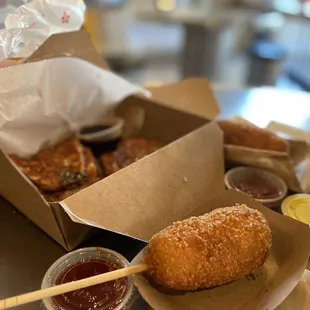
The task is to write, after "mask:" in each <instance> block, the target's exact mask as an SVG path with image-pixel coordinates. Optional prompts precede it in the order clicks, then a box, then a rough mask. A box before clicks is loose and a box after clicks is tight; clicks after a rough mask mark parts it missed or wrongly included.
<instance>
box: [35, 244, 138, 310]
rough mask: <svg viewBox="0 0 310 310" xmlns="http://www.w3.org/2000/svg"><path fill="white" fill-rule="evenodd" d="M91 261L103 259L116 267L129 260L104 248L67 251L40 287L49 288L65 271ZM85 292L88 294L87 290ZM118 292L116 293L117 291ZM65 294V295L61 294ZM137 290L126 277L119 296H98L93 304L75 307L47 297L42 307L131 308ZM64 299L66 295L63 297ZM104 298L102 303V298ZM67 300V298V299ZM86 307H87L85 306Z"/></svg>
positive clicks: (60, 309) (57, 309)
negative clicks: (109, 297)
mask: <svg viewBox="0 0 310 310" xmlns="http://www.w3.org/2000/svg"><path fill="white" fill-rule="evenodd" d="M91 261H97V262H98V261H103V262H105V263H107V264H111V265H113V266H117V267H118V268H124V267H127V266H129V262H128V261H127V259H126V258H125V257H123V256H122V255H121V254H119V253H117V252H114V251H112V250H109V249H105V248H96V247H92V248H83V249H79V250H76V251H73V252H71V253H68V254H66V255H64V256H62V257H61V258H60V259H58V260H57V261H56V262H55V263H54V264H53V265H52V266H51V267H50V268H49V269H48V270H47V272H46V274H45V276H44V278H43V281H42V285H41V288H42V289H45V288H49V287H52V286H55V285H57V284H59V283H57V281H59V279H60V278H61V277H62V275H63V274H65V273H66V271H69V270H70V269H72V267H74V266H75V265H77V264H81V263H85V262H91ZM77 280H78V279H77ZM79 293H81V294H84V293H85V292H82V290H81V291H79V292H78V294H79ZM85 294H88V293H87V291H86V293H85ZM117 294H118V293H117ZM63 296H65V295H63ZM136 297H137V292H136V290H135V288H134V283H133V279H132V277H127V278H126V285H125V289H124V290H123V291H122V292H121V293H119V296H117V295H116V297H115V298H114V299H113V300H107V298H106V297H102V299H100V298H101V297H100V296H99V299H98V300H99V303H96V302H94V303H93V305H91V306H90V307H89V304H88V305H87V306H86V305H82V304H81V305H80V307H77V308H75V307H76V305H73V304H70V302H69V303H68V306H67V307H66V306H64V305H63V303H60V302H59V301H58V300H57V299H56V298H47V299H44V300H43V307H44V308H45V309H46V310H73V309H81V310H83V309H87V310H88V309H90V310H92V309H95V310H125V309H126V310H129V309H131V307H132V305H133V303H134V301H135V300H136ZM64 298H65V299H66V297H64ZM103 299H104V303H103V302H102V300H103ZM68 300H69V299H68ZM86 307H87V308H86Z"/></svg>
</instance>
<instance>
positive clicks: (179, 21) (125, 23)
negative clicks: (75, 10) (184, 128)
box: [85, 0, 310, 91]
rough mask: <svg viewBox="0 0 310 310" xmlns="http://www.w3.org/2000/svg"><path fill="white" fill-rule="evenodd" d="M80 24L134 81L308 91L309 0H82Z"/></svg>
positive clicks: (309, 56) (112, 63)
mask: <svg viewBox="0 0 310 310" xmlns="http://www.w3.org/2000/svg"><path fill="white" fill-rule="evenodd" d="M85 2H86V4H87V7H88V10H87V16H86V24H85V28H86V29H87V30H88V31H89V32H90V34H91V36H92V40H93V42H94V44H95V46H96V48H97V49H98V51H100V53H102V55H103V57H104V58H106V60H107V61H108V62H109V63H110V65H111V67H112V68H113V70H115V71H116V72H118V73H120V74H122V75H123V76H125V77H127V78H129V79H130V80H131V81H133V82H136V83H142V82H145V81H149V82H157V81H161V82H172V81H176V80H179V79H182V78H185V77H187V76H204V77H207V78H208V79H209V80H210V81H211V82H212V83H213V84H215V85H216V86H217V87H223V88H226V87H229V88H234V87H236V88H240V87H245V86H253V85H255V86H258V85H275V86H277V87H279V88H293V89H303V90H306V91H309V90H310V1H309V0H86V1H85Z"/></svg>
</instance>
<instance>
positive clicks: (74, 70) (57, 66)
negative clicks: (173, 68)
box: [0, 58, 149, 157]
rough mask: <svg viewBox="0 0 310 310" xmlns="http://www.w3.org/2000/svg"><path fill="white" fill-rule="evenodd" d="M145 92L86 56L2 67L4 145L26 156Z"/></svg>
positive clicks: (0, 144) (0, 141)
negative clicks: (85, 58)
mask: <svg viewBox="0 0 310 310" xmlns="http://www.w3.org/2000/svg"><path fill="white" fill-rule="evenodd" d="M137 92H142V93H143V94H144V95H149V92H147V91H146V90H144V89H142V88H140V87H138V86H135V85H132V84H131V83H129V82H127V81H126V80H124V79H122V78H120V77H119V76H117V75H115V74H114V73H112V72H110V71H106V70H103V69H100V68H99V67H96V66H94V65H92V64H90V63H88V62H86V61H84V60H81V59H75V58H57V59H51V60H43V61H39V62H34V63H28V64H23V65H19V66H13V67H8V68H4V69H1V70H0V148H2V149H3V150H4V151H5V152H6V153H7V154H15V155H18V156H21V157H26V156H30V155H33V154H35V153H37V152H38V151H39V150H40V149H42V148H43V147H45V146H48V145H53V144H55V143H57V142H58V141H60V140H62V139H63V138H64V137H65V136H67V135H69V134H70V133H71V134H72V132H74V131H77V130H79V129H80V128H81V127H82V126H85V125H94V124H98V123H100V122H102V120H103V119H104V118H105V117H107V116H109V115H111V114H113V111H114V108H115V107H116V105H117V104H118V103H119V102H120V101H121V100H122V99H124V98H125V97H127V96H129V95H131V94H133V93H137Z"/></svg>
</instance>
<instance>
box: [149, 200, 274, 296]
mask: <svg viewBox="0 0 310 310" xmlns="http://www.w3.org/2000/svg"><path fill="white" fill-rule="evenodd" d="M270 247H271V231H270V228H269V226H268V223H267V220H266V219H265V217H264V216H263V215H262V214H261V213H260V212H259V211H257V210H254V209H251V208H248V207H247V206H246V205H236V206H233V207H227V208H219V209H216V210H214V211H212V212H210V213H208V214H205V215H202V216H199V217H191V218H189V219H187V220H184V221H180V222H176V223H174V224H173V225H171V226H169V227H167V228H165V229H163V230H162V231H160V232H159V233H157V234H156V235H154V236H153V238H152V239H151V240H150V242H149V245H148V248H147V252H146V256H145V262H146V264H147V265H148V266H149V275H150V276H151V277H152V278H153V279H154V280H155V282H157V283H158V284H159V285H161V286H163V287H166V288H169V289H174V290H181V291H193V290H197V289H206V288H211V287H215V286H219V285H223V284H226V283H230V282H233V281H236V280H238V279H240V278H242V277H244V276H246V275H247V274H250V273H252V272H253V271H255V270H256V269H257V268H259V267H261V266H262V265H263V264H264V263H265V261H266V259H267V257H268V252H269V250H270Z"/></svg>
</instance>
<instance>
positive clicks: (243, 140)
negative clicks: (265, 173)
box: [217, 120, 289, 152]
mask: <svg viewBox="0 0 310 310" xmlns="http://www.w3.org/2000/svg"><path fill="white" fill-rule="evenodd" d="M217 123H218V125H219V126H220V127H221V129H222V130H223V132H224V142H225V144H232V145H240V146H246V147H250V148H253V149H260V150H269V151H278V152H288V151H289V145H288V143H287V141H285V140H283V139H281V138H280V137H278V136H277V135H275V134H274V133H272V132H270V131H268V130H266V129H262V128H259V127H257V126H255V125H251V124H245V123H237V122H233V121H229V120H219V121H217Z"/></svg>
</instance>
